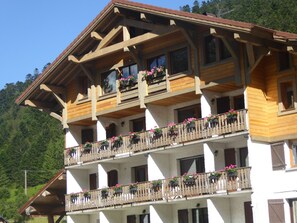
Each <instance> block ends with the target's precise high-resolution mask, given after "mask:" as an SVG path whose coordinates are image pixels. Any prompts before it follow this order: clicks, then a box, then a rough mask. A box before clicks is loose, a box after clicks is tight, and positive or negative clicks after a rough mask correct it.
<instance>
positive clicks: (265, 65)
mask: <svg viewBox="0 0 297 223" xmlns="http://www.w3.org/2000/svg"><path fill="white" fill-rule="evenodd" d="M292 62H293V63H294V65H295V66H296V65H297V59H296V56H295V55H294V60H292ZM295 76H296V71H295V70H293V69H289V70H286V71H282V72H279V70H278V66H277V55H276V53H273V54H272V55H270V56H266V57H264V59H263V60H262V62H261V63H260V64H259V65H258V66H257V67H256V68H255V69H254V71H253V72H252V73H251V83H250V84H249V85H248V87H247V100H248V103H247V104H248V109H249V128H250V134H251V137H252V138H253V139H257V140H261V141H267V142H275V141H281V140H285V139H294V138H296V137H297V129H296V128H294V127H292V125H291V123H296V122H297V112H296V111H294V110H292V111H290V112H289V113H287V114H286V113H285V112H280V111H279V107H280V106H279V103H280V101H281V100H280V98H279V97H280V96H281V95H280V94H279V90H278V89H279V87H278V83H280V80H283V79H284V78H290V77H292V79H293V80H295V81H296V78H295ZM295 86H296V83H295ZM295 90H296V89H295Z"/></svg>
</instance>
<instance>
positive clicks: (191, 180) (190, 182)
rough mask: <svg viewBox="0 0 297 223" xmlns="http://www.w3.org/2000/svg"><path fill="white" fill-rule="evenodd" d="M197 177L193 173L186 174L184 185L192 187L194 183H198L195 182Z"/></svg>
mask: <svg viewBox="0 0 297 223" xmlns="http://www.w3.org/2000/svg"><path fill="white" fill-rule="evenodd" d="M195 180H196V178H195V177H194V176H192V175H185V176H184V185H185V186H187V187H192V186H194V185H196V182H195Z"/></svg>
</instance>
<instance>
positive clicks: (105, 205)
mask: <svg viewBox="0 0 297 223" xmlns="http://www.w3.org/2000/svg"><path fill="white" fill-rule="evenodd" d="M296 40H297V34H292V33H286V32H280V31H276V30H270V29H267V28H264V27H260V26H257V25H254V24H250V23H243V22H237V21H231V20H226V19H222V18H216V17H211V16H205V15H198V14H191V13H186V12H181V11H175V10H169V9H165V8H159V7H155V6H151V5H145V4H140V3H135V2H132V1H124V0H113V1H111V2H110V3H109V4H108V5H107V6H106V7H105V8H104V10H103V11H102V12H101V13H100V14H99V15H98V16H97V17H96V18H95V19H94V20H93V21H92V22H91V23H90V25H89V26H88V27H86V28H85V30H84V31H83V32H82V33H81V34H80V35H79V36H78V37H77V38H76V39H75V40H74V41H73V42H72V43H71V44H70V45H69V46H68V47H67V48H66V49H65V50H64V51H63V52H62V53H61V54H60V56H59V57H58V58H57V59H56V60H55V61H54V62H53V63H52V64H51V65H50V66H49V67H48V68H47V69H46V70H45V71H44V72H43V74H42V75H41V76H39V77H38V79H37V80H35V81H34V82H33V83H32V85H31V86H30V87H29V88H28V89H27V90H26V91H25V92H24V93H23V94H22V95H21V96H20V97H19V98H18V99H17V103H18V104H20V105H27V106H32V107H35V108H37V109H40V110H41V111H43V112H47V113H49V114H50V115H51V116H53V117H54V118H56V119H58V120H60V121H61V123H62V125H63V128H64V129H65V152H64V163H65V169H66V170H67V195H66V198H65V210H66V213H67V222H73V223H77V222H90V223H96V222H100V223H114V222H117V223H118V222H121V223H136V222H137V223H144V222H153V223H159V222H160V223H165V222H173V223H182V222H195V223H197V222H199V223H201V222H212V223H214V222H215V223H217V222H237V223H238V222H247V223H250V222H255V223H257V222H261V223H262V222H290V221H291V222H296V219H297V217H296V216H297V213H296V210H297V192H296V191H297V182H296V180H293V179H294V178H296V176H297V169H296V166H297V128H295V123H297V86H296V80H297V79H296V78H297V76H296V75H297V72H296V66H297V56H296V51H295V50H296V47H297V46H296V44H297V42H296ZM231 164H236V166H237V168H236V169H234V168H232V166H230V165H231ZM226 166H228V167H229V168H227V169H226V168H225V167H226ZM224 168H225V169H224ZM228 170H229V171H228ZM173 176H175V177H173ZM279 182H282V184H279ZM277 219H278V220H277Z"/></svg>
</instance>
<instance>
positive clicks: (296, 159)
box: [289, 140, 297, 168]
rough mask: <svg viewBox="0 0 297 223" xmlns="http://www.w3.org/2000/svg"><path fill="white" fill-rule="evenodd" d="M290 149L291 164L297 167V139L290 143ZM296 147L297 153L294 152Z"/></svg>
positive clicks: (296, 151)
mask: <svg viewBox="0 0 297 223" xmlns="http://www.w3.org/2000/svg"><path fill="white" fill-rule="evenodd" d="M289 149H290V166H291V167H292V168H296V167H297V140H292V141H290V143H289ZM294 149H295V153H294Z"/></svg>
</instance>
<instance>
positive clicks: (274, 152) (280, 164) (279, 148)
mask: <svg viewBox="0 0 297 223" xmlns="http://www.w3.org/2000/svg"><path fill="white" fill-rule="evenodd" d="M271 160H272V169H273V170H283V169H285V167H286V162H285V153H284V144H283V143H278V144H273V145H271Z"/></svg>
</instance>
